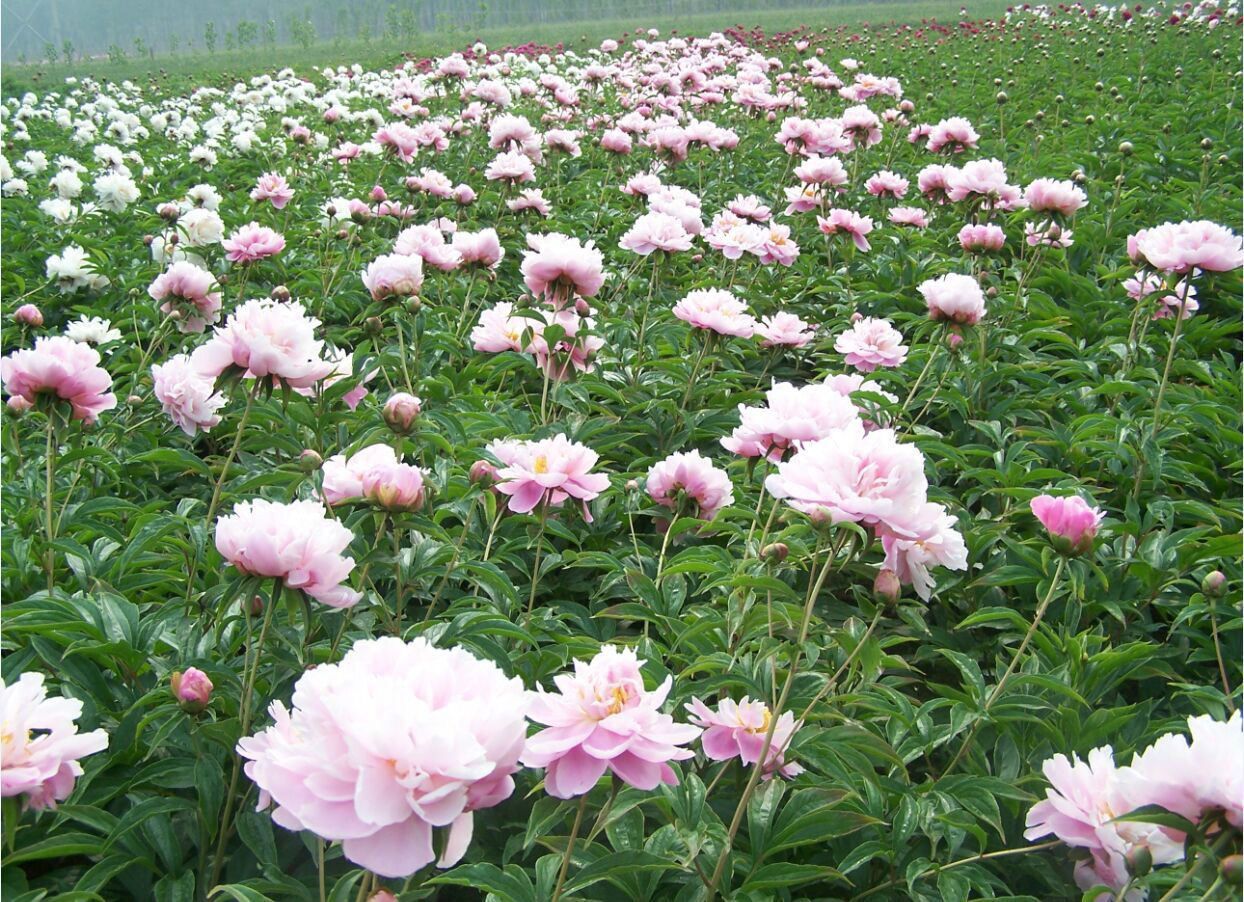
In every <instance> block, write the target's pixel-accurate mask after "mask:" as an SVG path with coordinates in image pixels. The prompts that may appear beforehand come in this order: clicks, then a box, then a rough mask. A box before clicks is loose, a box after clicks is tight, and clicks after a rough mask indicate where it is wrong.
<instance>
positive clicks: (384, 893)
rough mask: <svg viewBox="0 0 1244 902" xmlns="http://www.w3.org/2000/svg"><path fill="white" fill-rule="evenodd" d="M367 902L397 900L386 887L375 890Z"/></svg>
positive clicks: (391, 901) (394, 901)
mask: <svg viewBox="0 0 1244 902" xmlns="http://www.w3.org/2000/svg"><path fill="white" fill-rule="evenodd" d="M367 902H397V896H395V895H393V894H392V893H391V892H389V891H388V890H387V889H381V890H376V892H374V893H373V894H372V895H371V897H370V898H369V899H368V900H367Z"/></svg>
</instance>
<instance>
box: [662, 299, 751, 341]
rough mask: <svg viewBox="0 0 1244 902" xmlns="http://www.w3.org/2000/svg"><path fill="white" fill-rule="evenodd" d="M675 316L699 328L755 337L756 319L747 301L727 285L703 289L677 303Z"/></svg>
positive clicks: (741, 336)
mask: <svg viewBox="0 0 1244 902" xmlns="http://www.w3.org/2000/svg"><path fill="white" fill-rule="evenodd" d="M674 316H676V317H678V318H679V319H680V320H682V321H683V322H686V323H689V324H691V325H692V326H694V327H695V328H697V329H704V330H707V331H710V332H716V333H717V334H718V335H733V336H737V337H738V338H751V336H752V333H753V332H754V331H755V329H756V320H754V319H753V318H752V316H751V314H750V313H748V312H747V303H746V302H745V301H743V300H741V299H740V298H739V297H738V296H737V295H735V294H734V293H733V292H731V291H727V290H726V289H724V288H699V289H696V290H695V291H692V292H689V293H688V294H687V296H686V297H684V298H683V299H682V300H681V301H679V302H678V303H677V304H675V305H674Z"/></svg>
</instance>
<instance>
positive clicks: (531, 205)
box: [505, 188, 552, 216]
mask: <svg viewBox="0 0 1244 902" xmlns="http://www.w3.org/2000/svg"><path fill="white" fill-rule="evenodd" d="M505 205H506V206H507V207H509V208H510V209H511V210H513V211H514V212H515V213H521V212H523V211H524V210H535V211H536V212H537V213H539V214H540V215H541V216H548V215H549V212H550V211H551V210H552V207H550V206H549V202H548V201H547V200H545V198H544V192H543V191H541V190H540V189H539V188H524V189H523V190H522V191H519V192H518V196H517V197H514V198H511V199H510V200H508V201H506V202H505Z"/></svg>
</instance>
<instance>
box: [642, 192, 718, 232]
mask: <svg viewBox="0 0 1244 902" xmlns="http://www.w3.org/2000/svg"><path fill="white" fill-rule="evenodd" d="M693 201H694V203H693ZM699 201H700V199H699V198H698V197H695V195H692V194H691V193H690V192H685V191H682V190H681V189H679V190H678V191H675V190H674V189H672V188H671V187H669V186H665V187H662V188H661V189H660V190H659V191H657V192H655V193H653V194H650V195H648V209H649V210H652V211H654V212H657V213H667V214H669V215H670V216H673V217H674V218H675V219H677V220H678V221H679V222H681V223H682V227H683V228H684V229H685V230H686V232H687V234H689V235H699V234H700V233H701V232H702V231H704V222H703V220H702V219H701V218H700V202H699Z"/></svg>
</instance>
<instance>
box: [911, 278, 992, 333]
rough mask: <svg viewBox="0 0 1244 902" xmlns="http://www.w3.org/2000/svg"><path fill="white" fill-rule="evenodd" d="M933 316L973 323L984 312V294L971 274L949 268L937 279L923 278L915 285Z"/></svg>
mask: <svg viewBox="0 0 1244 902" xmlns="http://www.w3.org/2000/svg"><path fill="white" fill-rule="evenodd" d="M916 290H917V291H919V292H920V294H921V295H923V296H924V302H925V304H926V305H927V306H928V308H929V316H931V317H932V318H933V319H935V320H949V321H950V322H953V323H958V324H959V325H961V326H972V325H975V324H976V323H978V322H980V321H981V317H983V316H984V315H985V294H984V292H982V291H981V287H980V284H979V283H978V282H977V281H976V280H975V279H973V278H972V277H971V276H965V275H963V274H962V273H957V272H952V273H947V274H946V275H944V276H939V277H937V278H936V279H926V280H925V281H923V282H921V283H920V284H919V286H917V289H916Z"/></svg>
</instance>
